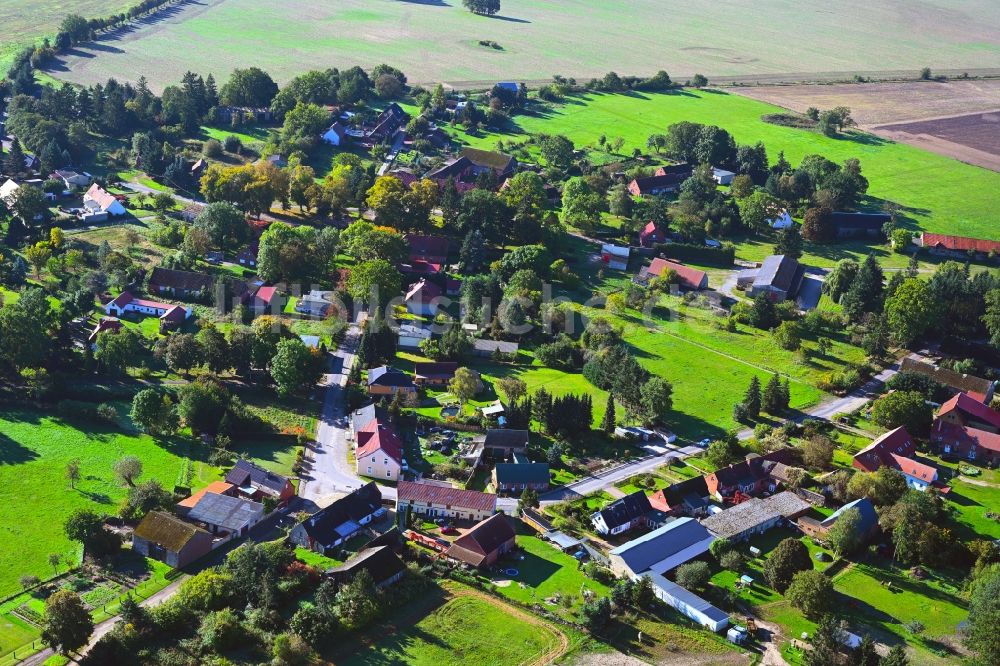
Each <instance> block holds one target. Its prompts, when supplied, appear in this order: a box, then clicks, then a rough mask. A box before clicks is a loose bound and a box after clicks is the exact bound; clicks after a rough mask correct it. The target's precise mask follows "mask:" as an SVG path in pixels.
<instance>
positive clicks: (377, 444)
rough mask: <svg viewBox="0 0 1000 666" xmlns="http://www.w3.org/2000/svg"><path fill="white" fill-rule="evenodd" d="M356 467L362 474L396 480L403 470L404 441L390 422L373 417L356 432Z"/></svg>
mask: <svg viewBox="0 0 1000 666" xmlns="http://www.w3.org/2000/svg"><path fill="white" fill-rule="evenodd" d="M355 438H356V442H357V447H358V448H357V451H356V453H355V457H356V461H357V463H356V468H357V472H358V474H359V475H361V476H367V477H369V478H377V479H387V480H389V481H396V480H398V479H399V478H400V474H401V473H402V471H403V465H404V463H405V462H406V461H405V460H403V442H402V440H401V439H400V438H399V435H397V434H396V430H395V429H394V428H393V427H392V426H391V425H389V424H388V423H383V422H382V421H380V420H379V419H377V418H376V419H372V420H371V421H370V422H369V423H367V424H365V425H364V426H363V427H362V428H361V429H360V430H358V432H357V433H356V434H355Z"/></svg>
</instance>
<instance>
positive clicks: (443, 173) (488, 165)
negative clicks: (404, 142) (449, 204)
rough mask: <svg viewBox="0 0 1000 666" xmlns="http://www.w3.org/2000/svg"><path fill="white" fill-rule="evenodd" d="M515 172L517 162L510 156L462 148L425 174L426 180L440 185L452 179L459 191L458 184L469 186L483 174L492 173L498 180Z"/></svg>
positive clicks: (460, 188)
mask: <svg viewBox="0 0 1000 666" xmlns="http://www.w3.org/2000/svg"><path fill="white" fill-rule="evenodd" d="M516 170H517V160H516V159H514V158H513V157H512V156H510V155H504V154H503V153H494V152H491V151H489V150H480V149H478V148H464V149H462V152H460V153H459V154H458V157H457V158H456V159H454V160H451V161H450V162H448V163H447V164H445V165H444V166H441V167H439V168H437V169H435V170H434V171H431V172H430V173H428V174H427V178H430V179H431V180H433V181H435V182H437V183H439V184H441V183H443V182H444V181H446V180H448V179H449V178H452V179H454V181H455V185H456V187H459V190H460V191H461V190H462V189H463V188H462V187H461V186H460V184H463V185H466V186H467V187H466V189H467V188H468V187H469V186H472V185H474V184H475V182H476V179H477V178H479V176H480V175H481V174H483V173H492V174H493V175H494V176H495V177H496V178H497V179H498V180H501V181H502V180H503V179H504V178H507V177H508V176H512V175H513V174H514V171H516Z"/></svg>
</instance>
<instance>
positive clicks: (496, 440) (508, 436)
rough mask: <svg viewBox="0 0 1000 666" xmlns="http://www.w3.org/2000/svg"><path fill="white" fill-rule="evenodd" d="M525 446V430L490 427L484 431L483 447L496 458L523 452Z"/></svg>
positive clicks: (526, 443)
mask: <svg viewBox="0 0 1000 666" xmlns="http://www.w3.org/2000/svg"><path fill="white" fill-rule="evenodd" d="M527 447H528V431H527V430H507V429H504V428H491V429H490V430H487V431H486V437H485V438H484V439H483V449H484V450H485V452H486V453H487V454H489V455H491V456H493V457H494V458H496V459H497V460H505V459H507V458H510V457H512V456H513V455H514V454H515V453H524V450H525V449H526V448H527Z"/></svg>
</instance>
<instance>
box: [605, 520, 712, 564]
mask: <svg viewBox="0 0 1000 666" xmlns="http://www.w3.org/2000/svg"><path fill="white" fill-rule="evenodd" d="M711 537H712V535H710V534H709V533H708V530H707V529H705V528H704V527H702V525H701V523H699V522H698V521H697V520H694V519H693V518H680V519H678V520H674V521H672V522H670V523H667V524H666V525H664V526H663V527H660V528H657V529H655V530H653V531H652V532H650V533H649V534H644V535H642V536H641V537H638V538H636V539H632V540H631V541H629V542H627V543H623V544H622V545H620V546H618V547H617V548H615V549H613V550H612V551H611V554H612V555H617V556H619V557H621V559H622V561H623V562H624V563H625V565H626V566H627V567H628V568H629V569H631V570H632V571H633V573H637V574H639V573H642V572H643V571H646V570H647V569H649V568H650V567H651V566H653V565H654V564H658V563H660V562H662V561H664V560H666V559H668V558H670V557H673V556H674V555H676V554H678V553H680V552H681V551H683V550H685V549H687V548H690V547H691V546H694V545H696V544H699V543H701V542H703V541H706V540H708V539H711Z"/></svg>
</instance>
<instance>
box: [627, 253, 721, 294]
mask: <svg viewBox="0 0 1000 666" xmlns="http://www.w3.org/2000/svg"><path fill="white" fill-rule="evenodd" d="M670 271H673V272H674V274H675V275H676V276H677V284H678V286H680V287H681V288H682V289H687V290H689V291H700V290H702V289H708V273H706V272H705V271H699V270H698V269H697V268H691V267H690V266H685V265H684V264H682V263H680V262H677V261H670V260H669V259H661V258H660V257H657V258H655V259H653V261H652V262H650V264H649V266H644V267H643V268H642V269H641V270H640V271H639V274H638V275H637V276H636V281H637V282H639V283H640V284H647V283H649V282H650V281H651V280H652V279H653V278H660V277H663V276H664V275H666V274H667V273H669V272H670Z"/></svg>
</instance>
